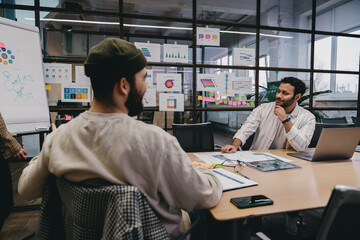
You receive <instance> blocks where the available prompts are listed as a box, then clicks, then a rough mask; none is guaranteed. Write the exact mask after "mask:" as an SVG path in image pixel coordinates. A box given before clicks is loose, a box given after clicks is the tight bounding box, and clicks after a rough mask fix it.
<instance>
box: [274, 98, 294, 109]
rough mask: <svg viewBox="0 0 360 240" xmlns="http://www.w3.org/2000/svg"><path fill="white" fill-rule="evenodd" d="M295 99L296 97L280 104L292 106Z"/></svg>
mask: <svg viewBox="0 0 360 240" xmlns="http://www.w3.org/2000/svg"><path fill="white" fill-rule="evenodd" d="M277 100H280V101H281V99H280V98H277ZM294 101H295V98H291V99H290V100H287V101H284V102H283V104H281V105H280V107H283V108H286V107H288V106H290V105H291V104H293V102H294Z"/></svg>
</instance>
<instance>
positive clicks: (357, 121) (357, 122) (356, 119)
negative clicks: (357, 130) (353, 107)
mask: <svg viewBox="0 0 360 240" xmlns="http://www.w3.org/2000/svg"><path fill="white" fill-rule="evenodd" d="M351 120H352V121H353V123H354V126H355V127H360V117H351Z"/></svg>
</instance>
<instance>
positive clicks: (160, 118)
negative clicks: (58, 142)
mask: <svg viewBox="0 0 360 240" xmlns="http://www.w3.org/2000/svg"><path fill="white" fill-rule="evenodd" d="M0 8H1V15H2V17H5V18H9V19H13V20H16V21H19V22H23V23H26V24H29V25H34V26H37V27H39V29H40V34H41V40H42V49H43V55H44V62H46V63H66V64H72V65H73V67H74V66H75V65H82V63H83V62H84V60H85V59H86V56H87V54H88V52H89V50H90V49H91V48H92V47H93V46H95V45H96V44H97V43H99V42H100V41H102V40H103V39H105V38H108V37H116V38H123V39H126V40H128V41H130V42H134V43H136V44H137V47H139V48H142V50H143V52H144V54H145V55H146V54H148V55H146V56H147V58H148V62H149V64H148V67H147V68H148V70H149V73H151V74H150V75H152V77H151V79H149V86H148V87H149V90H148V94H149V95H147V96H146V97H148V99H151V100H152V103H151V104H148V103H147V104H145V112H144V113H142V114H141V115H139V116H138V118H139V119H141V120H144V121H148V122H152V123H153V124H156V125H159V126H161V127H162V128H164V129H165V130H169V131H171V123H173V122H176V123H196V122H205V121H211V122H213V123H214V125H215V126H218V127H219V128H221V129H222V130H226V131H235V130H237V129H238V128H239V127H240V126H241V123H242V122H243V121H244V120H245V119H246V116H247V115H248V114H249V113H250V112H251V110H252V109H253V108H254V107H256V106H258V105H259V104H261V103H263V102H268V101H271V99H272V98H271V97H267V96H268V92H269V91H270V89H271V87H272V86H274V84H275V85H276V83H274V82H277V81H280V80H281V79H282V78H284V77H286V76H294V77H297V78H299V79H301V80H304V81H305V83H306V85H307V87H308V89H307V93H306V94H307V95H309V96H310V97H309V99H308V100H307V101H306V102H303V103H302V105H303V106H304V107H305V108H307V109H309V110H310V111H313V112H318V113H321V114H322V116H324V117H338V116H346V117H347V118H348V119H349V122H351V117H352V116H360V113H359V110H358V103H359V97H358V95H359V79H360V77H359V52H360V15H359V14H358V13H359V10H360V2H359V1H356V0H347V1H341V0H340V1H330V0H284V1H280V0H252V1H245V0H223V1H216V0H176V1H175V0H171V1H170V0H167V1H165V0H152V1H145V0H144V1H143V0H139V1H132V0H99V1H79V0H33V1H32V0H2V1H1V4H0ZM176 51H177V52H176ZM73 75H74V74H73ZM169 77H170V78H174V79H176V80H174V79H165V78H169ZM169 80H174V81H173V82H171V81H169ZM73 81H74V80H73ZM174 83H175V84H174ZM169 84H170V85H169ZM171 88H173V89H171ZM314 93H315V94H314ZM150 94H151V95H150ZM172 95H173V96H174V100H171V99H170V98H169V96H172ZM164 96H165V100H164ZM179 96H180V98H178V97H179ZM169 99H170V100H171V101H170V100H169ZM175 100H176V101H175ZM146 102H150V100H149V101H147V100H146ZM169 104H170V105H169ZM88 107H89V104H79V103H73V104H71V103H63V102H61V101H58V102H56V103H52V104H50V111H52V112H57V113H58V112H60V111H62V112H69V113H73V114H74V115H75V114H76V113H77V112H81V111H84V110H86V109H87V108H88Z"/></svg>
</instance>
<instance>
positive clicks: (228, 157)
mask: <svg viewBox="0 0 360 240" xmlns="http://www.w3.org/2000/svg"><path fill="white" fill-rule="evenodd" d="M194 155H195V156H196V157H198V158H199V159H201V160H202V161H203V162H205V163H210V164H223V165H232V164H237V163H238V161H241V162H256V161H264V160H274V158H276V159H279V160H282V161H284V162H292V160H290V159H286V158H283V157H279V156H276V155H273V154H271V153H255V152H251V151H238V152H236V153H194Z"/></svg>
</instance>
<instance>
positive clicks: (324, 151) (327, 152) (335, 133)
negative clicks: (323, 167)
mask: <svg viewBox="0 0 360 240" xmlns="http://www.w3.org/2000/svg"><path fill="white" fill-rule="evenodd" d="M359 139H360V128H323V129H322V132H321V135H320V138H319V141H318V143H317V145H316V148H315V151H312V152H297V153H288V155H290V156H293V157H298V158H302V159H305V160H308V161H326V160H341V159H350V158H351V157H352V156H353V155H354V152H355V148H356V146H357V145H358V142H359Z"/></svg>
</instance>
